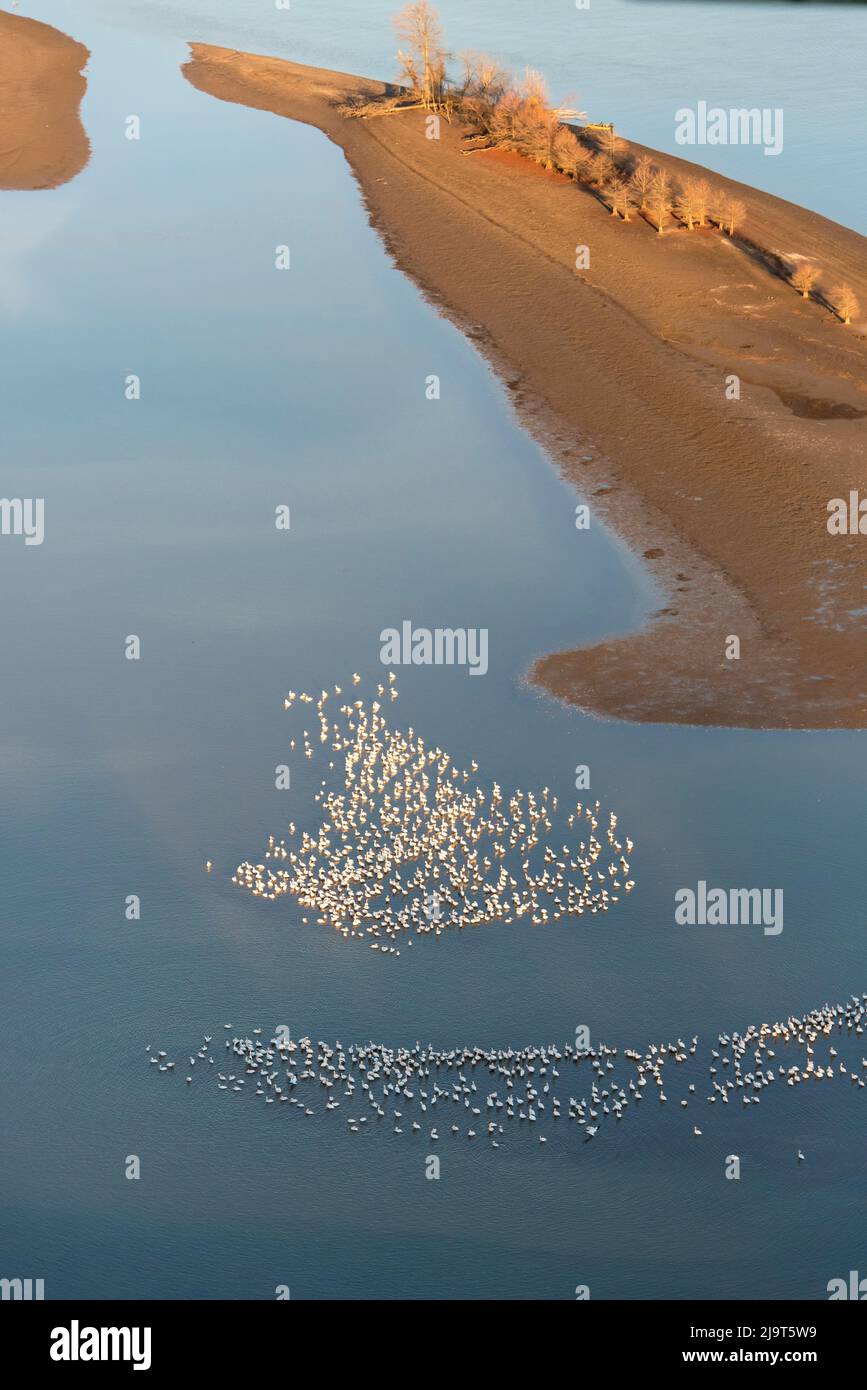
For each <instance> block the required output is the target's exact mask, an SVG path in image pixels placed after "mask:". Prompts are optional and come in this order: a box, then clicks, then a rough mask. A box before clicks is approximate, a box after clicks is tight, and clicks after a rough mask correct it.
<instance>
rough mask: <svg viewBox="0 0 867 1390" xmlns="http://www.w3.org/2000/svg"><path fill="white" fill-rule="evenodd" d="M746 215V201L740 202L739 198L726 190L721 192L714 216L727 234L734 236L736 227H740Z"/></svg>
mask: <svg viewBox="0 0 867 1390" xmlns="http://www.w3.org/2000/svg"><path fill="white" fill-rule="evenodd" d="M746 215H747V206H746V203H742V202H741V200H740V198H735V197H734V195H733V194H732V193H729V192H728V191H724V192H722V193H721V194H720V195H719V197H718V198H717V202H716V216H717V219H718V221H719V224H720V226H721V227H722V228H723V230H724V231H726V232H728V234H729V236H734V234H735V232H736V231H737V229H738V227H742V226H743V224H744V221H745V219H746Z"/></svg>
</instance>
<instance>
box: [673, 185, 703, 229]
mask: <svg viewBox="0 0 867 1390" xmlns="http://www.w3.org/2000/svg"><path fill="white" fill-rule="evenodd" d="M674 210H675V212H676V213H677V215H678V217H679V218H680V220H681V222H685V223H686V229H687V231H689V232H691V231H692V229H693V227H694V226H695V224H696V222H697V220H698V212H697V209H696V203H695V179H687V180H686V182H685V183H684V185H683V188H681V189H680V190H679V192H678V194H677V197H676V198H675V201H674Z"/></svg>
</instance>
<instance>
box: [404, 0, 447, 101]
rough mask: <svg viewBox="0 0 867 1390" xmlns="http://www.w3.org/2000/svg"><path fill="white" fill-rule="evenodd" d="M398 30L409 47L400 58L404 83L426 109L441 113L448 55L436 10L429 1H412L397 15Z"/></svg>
mask: <svg viewBox="0 0 867 1390" xmlns="http://www.w3.org/2000/svg"><path fill="white" fill-rule="evenodd" d="M394 27H395V30H396V31H397V37H398V40H399V41H400V43H401V44H405V45H406V48H401V49H399V50H398V54H397V60H398V63H399V64H400V72H401V77H402V79H403V81H404V82H405V84H406V85H407V86H408V87H409V88H410V89H411V91H412V92H413V93H415V94H416V95H417V96H418V98H419V100H420V102H421V104H422V105H423V106H425V107H427V109H428V110H438V109H439V108H440V107H441V106H442V105H443V99H444V96H445V88H446V55H445V50H444V48H443V44H442V30H441V28H440V22H439V17H438V16H437V13H436V10H434V9H433V7H432V6H431V5H430V3H429V0H412V3H411V4H409V5H405V6H404V8H403V9H402V10H401V11H400V12H399V14H397V15H395V18H394Z"/></svg>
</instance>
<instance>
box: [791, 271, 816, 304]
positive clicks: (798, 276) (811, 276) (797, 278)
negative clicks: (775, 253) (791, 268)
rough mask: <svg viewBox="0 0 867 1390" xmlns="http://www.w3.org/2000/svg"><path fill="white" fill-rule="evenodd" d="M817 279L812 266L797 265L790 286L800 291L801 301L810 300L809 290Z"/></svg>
mask: <svg viewBox="0 0 867 1390" xmlns="http://www.w3.org/2000/svg"><path fill="white" fill-rule="evenodd" d="M818 278H819V272H818V270H817V269H816V267H815V266H814V265H799V266H798V267H797V269H796V270H795V273H794V274H793V276H792V284H793V285H794V287H795V289H796V290H800V292H801V298H802V299H809V298H810V290H811V289H812V288H813V286H814V285H815V283H816V281H817V280H818Z"/></svg>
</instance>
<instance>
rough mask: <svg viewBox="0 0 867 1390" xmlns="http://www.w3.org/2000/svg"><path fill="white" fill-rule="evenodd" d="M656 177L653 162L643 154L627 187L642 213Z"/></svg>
mask: <svg viewBox="0 0 867 1390" xmlns="http://www.w3.org/2000/svg"><path fill="white" fill-rule="evenodd" d="M655 176H656V167H655V165H654V163H653V160H652V159H650V158H649V157H648V156H647V155H646V154H643V155H642V156H641V158H640V159H639V161H638V163H637V164H636V166H635V168H634V169H633V171H632V177H631V178H630V180H629V186H630V188H631V189H632V192H633V194H634V196H635V201H636V202H637V204H638V211H639V212H644V209H645V208H646V207H647V201H648V198H649V196H650V189H651V186H652V184H653V180H654V178H655Z"/></svg>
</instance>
